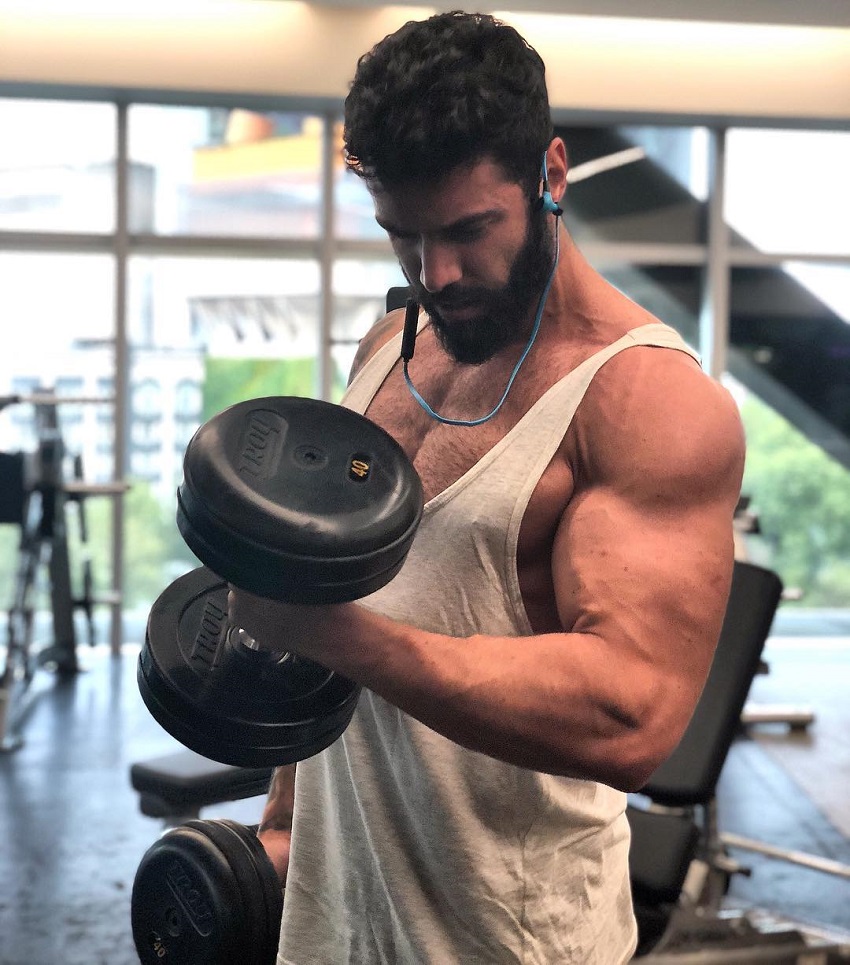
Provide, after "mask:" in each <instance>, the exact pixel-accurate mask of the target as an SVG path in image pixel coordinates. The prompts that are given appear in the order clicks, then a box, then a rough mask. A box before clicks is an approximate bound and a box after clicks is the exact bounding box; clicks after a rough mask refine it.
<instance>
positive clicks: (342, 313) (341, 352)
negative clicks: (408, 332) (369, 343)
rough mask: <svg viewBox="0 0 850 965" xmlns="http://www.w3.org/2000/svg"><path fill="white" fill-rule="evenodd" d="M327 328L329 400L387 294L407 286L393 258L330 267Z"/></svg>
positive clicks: (342, 383) (384, 305)
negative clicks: (330, 304)
mask: <svg viewBox="0 0 850 965" xmlns="http://www.w3.org/2000/svg"><path fill="white" fill-rule="evenodd" d="M333 277H334V285H333V290H334V303H333V304H334V310H333V326H332V328H331V357H332V359H333V377H332V385H333V399H334V401H338V400H339V398H340V396H341V395H342V392H343V390H344V388H345V386H346V384H347V382H348V377H349V374H350V371H351V365H352V363H353V361H354V354H355V352H356V351H357V345H358V343H359V342H360V339H362V338H363V336H364V335H365V334H366V333H367V332H368V331H369V329H370V328H371V327H372V326H373V325H374V324H375V322H377V321H378V319H380V318H382V317H383V316H384V315H385V314H386V310H387V292H388V291H389V290H390V289H391V288H395V287H401V286H404V285H406V284H407V282H406V281H405V278H404V275H403V274H402V272H401V268H399V265H398V262H397V261H396V260H395V258H391V259H369V260H367V259H354V258H339V259H337V260H336V262H335V263H334V276H333Z"/></svg>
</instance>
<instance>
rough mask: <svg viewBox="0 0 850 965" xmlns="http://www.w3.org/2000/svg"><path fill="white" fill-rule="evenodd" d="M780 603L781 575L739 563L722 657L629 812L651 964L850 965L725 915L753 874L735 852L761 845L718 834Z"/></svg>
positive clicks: (635, 883) (744, 917)
mask: <svg viewBox="0 0 850 965" xmlns="http://www.w3.org/2000/svg"><path fill="white" fill-rule="evenodd" d="M781 598H782V582H781V580H780V579H779V577H778V576H777V575H776V574H775V573H773V572H772V571H770V570H767V569H765V568H763V567H760V566H756V565H754V564H752V563H746V562H743V561H736V563H735V566H734V572H733V577H732V587H731V593H730V596H729V602H728V604H727V608H726V616H725V619H724V623H723V627H722V630H721V634H720V639H719V642H718V645H717V650H716V653H715V656H714V660H713V662H712V666H711V671H710V673H709V676H708V679H707V681H706V684H705V687H704V689H703V692H702V695H701V697H700V700H699V702H698V704H697V707H696V710H695V712H694V715H693V717H692V718H691V722H690V723H689V725H688V727H687V729H686V731H685V734H684V736H683V737H682V740H681V741H680V743H679V745H678V746H677V747H676V749H675V750H674V752H673V753H672V755H671V756H670V757H669V758H668V759H667V760H666V761H665V762H664V763H663V764H662V765H661V766H660V767H659V768H658V769H657V770H656V771H655V773H654V774H653V775H652V776H651V778H650V779H649V781H648V782H647V784H646V786H645V787H644V788H643V789H642V791H641V795H640V796H638V797H635V798H633V800H632V801H631V802H630V805H629V808H628V810H627V814H628V817H629V822H630V825H631V828H632V844H631V851H630V855H629V862H630V872H631V879H632V892H633V896H634V903H635V912H636V915H637V919H638V932H639V945H638V957H639V958H640V960H641V961H642V962H645V963H646V965H691V963H693V965H721V963H722V965H745V963H748V962H770V963H771V965H785V963H788V965H791V963H797V962H800V963H808V962H815V961H816V962H819V963H827V962H829V963H832V962H850V949H848V948H846V947H845V948H842V947H840V946H839V945H838V944H835V943H833V944H828V943H825V942H820V943H813V942H811V941H809V940H808V939H807V937H806V936H805V935H804V934H803V933H802V931H801V930H800V929H798V928H796V927H789V926H788V925H787V924H786V925H785V926H779V927H777V926H776V925H771V927H770V928H766V929H761V928H759V927H758V924H757V923H756V922H755V921H754V920H752V918H751V916H749V915H748V914H746V913H743V912H740V913H736V912H730V911H729V910H728V909H725V908H724V907H723V899H724V896H725V895H726V892H727V890H728V884H729V879H730V876H731V875H732V874H734V873H736V872H740V871H743V870H744V869H742V868H741V867H740V866H739V865H737V864H736V863H735V862H734V861H733V860H732V858H731V857H730V855H729V853H728V850H727V847H728V846H734V847H742V846H743V847H746V846H750V847H751V849H752V850H757V849H759V846H758V843H757V842H749V841H747V840H746V839H743V838H734V837H733V836H731V835H723V834H721V833H720V832H719V829H718V817H717V805H716V789H717V782H718V780H719V778H720V773H721V770H722V768H723V764H724V762H725V760H726V757H727V754H728V752H729V748H730V746H731V744H732V741H733V740H734V739H735V737H736V735H737V734H738V733H739V730H740V722H741V711H742V709H743V707H744V703H745V701H746V698H747V694H748V693H749V690H750V686H751V685H752V681H753V678H754V676H755V674H756V673H757V672H758V670H759V665H760V661H761V654H762V650H763V647H764V644H765V641H766V640H767V637H768V634H769V632H770V628H771V624H772V622H773V618H774V615H775V613H776V610H777V607H778V605H779V602H780V599H781ZM641 799H643V800H642V801H641ZM753 845H755V846H756V847H752V846H753ZM764 847H765V846H760V849H761V850H762V851H764ZM771 850H772V851H774V853H775V856H777V857H780V856H781V857H784V858H786V859H788V855H787V854H785V853H778V852H779V849H771ZM800 863H802V862H800ZM829 864H830V865H832V866H833V867H827V863H826V862H821V863H820V865H819V867H820V870H828V871H831V872H832V873H836V869H835V867H834V865H835V863H834V862H831V863H829ZM809 866H810V867H814V866H818V865H816V864H813V863H811V862H810V863H809ZM846 871H847V872H848V874H850V869H846Z"/></svg>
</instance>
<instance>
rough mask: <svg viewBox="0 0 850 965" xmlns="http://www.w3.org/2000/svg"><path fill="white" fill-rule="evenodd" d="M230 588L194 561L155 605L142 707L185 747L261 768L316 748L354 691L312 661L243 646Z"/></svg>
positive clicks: (333, 731)
mask: <svg viewBox="0 0 850 965" xmlns="http://www.w3.org/2000/svg"><path fill="white" fill-rule="evenodd" d="M227 591H228V586H227V583H225V582H224V581H223V580H221V579H220V578H219V577H218V576H217V575H215V574H214V573H212V572H210V570H208V569H206V568H205V567H199V568H198V569H195V570H192V571H191V572H190V573H187V574H185V575H184V576H182V577H180V578H178V579H177V580H175V581H174V583H172V584H171V585H170V586H169V587H168V588H167V589H166V590H165V591H164V592H163V593H162V594H161V595H160V597H159V599H158V600H157V601H156V603H155V604H154V606H153V608H152V609H151V613H150V617H149V619H148V627H147V633H146V636H145V643H144V646H143V647H142V650H141V654H140V657H139V664H138V674H137V679H138V685H139V690H140V692H141V694H142V698H143V700H144V702H145V704H146V705H147V707H148V710H150V712H151V714H152V715H153V717H154V718H155V719H156V720H157V721H158V722H159V723H160V724H161V725H162V727H164V728H165V730H167V731H168V732H169V733H170V734H171V735H172V736H173V737H174V738H176V739H177V740H178V741H180V742H181V743H182V744H184V745H185V746H186V747H188V748H190V749H191V750H193V751H195V752H196V753H198V754H201V755H202V756H204V757H208V758H210V759H211V760H214V761H219V762H220V763H223V764H232V765H236V766H240V767H267V766H270V765H277V764H289V763H292V762H293V761H299V760H304V759H305V758H307V757H311V756H312V755H314V754H317V753H319V751H322V750H324V749H325V748H326V747H328V746H330V744H332V743H333V742H334V741H335V740H336V739H337V737H339V736H340V734H342V732H343V731H344V730H345V728H346V727H347V726H348V724H349V722H350V720H351V716H352V714H353V713H354V709H355V706H356V704H357V698H358V696H359V693H360V688H359V687H358V686H357V685H355V684H354V683H352V682H351V681H350V680H347V679H346V678H345V677H341V676H339V674H335V673H333V672H331V671H330V670H327V669H325V668H324V667H320V666H319V665H318V664H315V663H313V662H312V661H309V660H304V659H303V658H300V657H295V656H287V657H286V658H285V659H283V660H280V659H278V658H279V657H280V655H273V654H270V653H268V652H265V651H261V650H260V651H257V650H251V649H248V648H245V647H244V646H242V645H241V644H240V643H239V641H238V639H237V637H238V634H236V633H234V632H233V631H232V629H231V628H230V627H229V626H228V623H227Z"/></svg>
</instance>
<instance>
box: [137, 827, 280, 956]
mask: <svg viewBox="0 0 850 965" xmlns="http://www.w3.org/2000/svg"><path fill="white" fill-rule="evenodd" d="M282 910H283V898H282V894H281V888H280V884H279V882H278V880H277V875H276V874H275V871H274V868H273V867H272V865H271V862H270V861H269V859H268V856H267V855H266V854H265V852H264V850H263V846H262V845H261V844H260V842H259V841H258V840H257V838H256V835H255V834H254V832H253V831H252V830H251V829H250V828H246V827H244V826H241V825H239V824H237V823H236V822H234V821H226V820H219V821H202V820H195V821H189V822H187V823H186V824H183V825H181V826H180V827H178V828H173V829H171V830H170V831H168V832H166V833H165V834H164V835H163V836H162V837H161V838H160V839H159V840H158V841H156V842H154V844H153V845H151V847H150V848H148V850H147V852H146V853H145V855H144V857H143V858H142V860H141V863H140V864H139V868H138V871H137V872H136V876H135V880H134V882H133V892H132V897H131V923H132V929H133V940H134V942H135V945H136V950H137V951H138V953H139V959H140V961H141V962H142V965H154V963H158V962H171V963H172V965H272V963H273V962H274V960H275V954H276V951H277V940H278V933H279V931H280V918H281V913H282Z"/></svg>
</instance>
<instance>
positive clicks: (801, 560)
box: [741, 395, 850, 607]
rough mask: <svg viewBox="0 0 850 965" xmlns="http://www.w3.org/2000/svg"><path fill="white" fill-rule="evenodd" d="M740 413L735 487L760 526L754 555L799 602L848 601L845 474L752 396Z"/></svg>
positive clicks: (848, 478) (849, 524) (848, 479)
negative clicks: (740, 476)
mask: <svg viewBox="0 0 850 965" xmlns="http://www.w3.org/2000/svg"><path fill="white" fill-rule="evenodd" d="M741 417H742V419H743V422H744V428H745V431H746V434H747V463H746V469H745V472H744V484H743V492H744V493H745V494H747V495H749V496H750V498H751V500H752V503H751V507H752V508H753V509H754V510H755V511H756V512H757V514H758V517H759V522H760V526H761V535H760V536H758V537H755V538H751V539H750V544H751V546H752V550H753V559H754V561H755V562H760V563H763V564H764V565H766V566H770V567H772V568H773V569H775V570H776V572H777V573H779V575H780V576H781V577H782V580H783V582H784V583H785V585H786V586H787V587H794V588H797V589H799V590H801V591H802V597H801V599H800V601H799V605H800V606H803V607H847V606H850V472H848V471H847V469H845V468H844V467H843V466H842V465H841V464H840V463H838V462H836V461H835V460H834V459H833V458H831V457H830V456H828V455H827V454H826V453H825V452H824V451H823V450H822V449H821V448H820V447H818V446H816V445H815V444H814V443H812V442H810V441H809V440H808V439H806V438H805V436H803V435H802V433H800V432H798V431H797V429H795V428H794V427H793V426H792V425H791V424H790V423H789V422H787V421H786V420H785V419H783V418H782V417H781V416H780V415H778V414H777V413H776V412H775V411H774V410H773V409H771V408H770V407H769V406H767V405H765V403H763V402H762V401H761V400H760V399H758V398H757V397H755V396H753V395H749V396H748V397H747V399H746V401H745V402H744V403H743V405H742V406H741ZM785 605H787V606H790V605H792V604H791V603H790V602H789V603H788V604H785Z"/></svg>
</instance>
